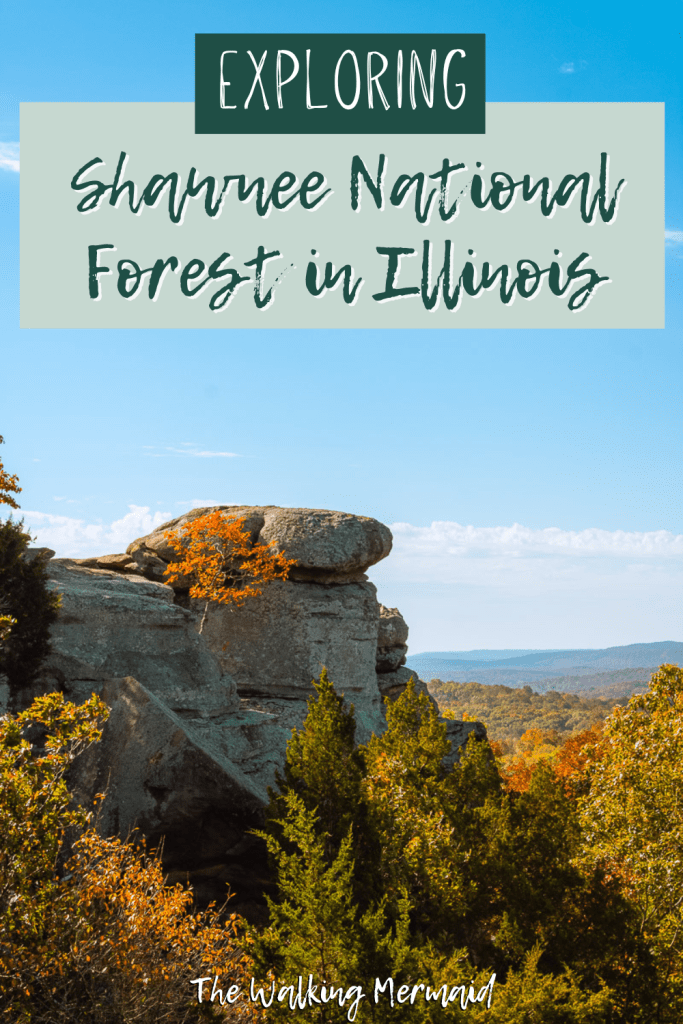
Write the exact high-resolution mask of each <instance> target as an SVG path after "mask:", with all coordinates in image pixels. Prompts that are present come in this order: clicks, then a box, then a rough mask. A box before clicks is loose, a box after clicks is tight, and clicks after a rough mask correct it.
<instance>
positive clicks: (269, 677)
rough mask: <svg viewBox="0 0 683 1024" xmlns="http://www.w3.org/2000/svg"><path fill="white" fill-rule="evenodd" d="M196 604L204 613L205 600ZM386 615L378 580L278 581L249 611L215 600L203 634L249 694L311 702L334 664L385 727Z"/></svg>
mask: <svg viewBox="0 0 683 1024" xmlns="http://www.w3.org/2000/svg"><path fill="white" fill-rule="evenodd" d="M192 606H194V607H195V608H196V610H197V612H199V611H200V610H202V609H203V602H200V601H196V602H192ZM378 617H379V612H378V604H377V598H376V591H375V587H374V585H373V584H372V583H346V584H343V585H330V584H320V583H300V582H291V581H289V580H286V581H282V580H278V581H276V582H274V583H271V584H270V585H269V586H268V587H267V588H266V589H265V590H264V592H263V594H261V595H260V596H259V597H257V598H254V599H253V600H250V601H249V602H247V603H246V604H245V605H244V606H243V607H242V608H234V607H232V606H225V605H218V604H212V605H211V606H210V608H209V613H208V616H207V619H206V623H205V625H204V633H203V636H204V637H205V638H206V641H207V643H208V644H209V646H210V648H211V650H212V651H213V652H214V654H215V655H216V657H217V658H218V659H219V661H220V664H221V666H222V668H223V670H224V671H225V672H228V673H229V674H230V675H231V676H232V677H233V678H234V679H235V682H236V684H237V689H238V692H239V693H240V695H241V696H261V697H275V698H289V699H298V700H305V699H307V698H308V697H310V696H311V695H312V694H313V689H312V686H311V681H312V679H313V678H317V677H318V676H319V675H320V672H321V669H322V668H323V667H326V668H327V670H328V673H329V676H330V678H331V679H332V680H333V681H334V682H335V683H336V684H337V685H338V686H339V688H340V690H341V691H343V692H344V693H345V694H346V696H347V699H348V700H349V701H352V702H354V704H356V707H357V710H360V705H361V704H362V705H364V706H365V705H367V708H366V710H367V714H368V716H369V719H368V721H371V720H374V721H375V723H376V725H375V728H379V727H380V716H381V709H380V701H379V692H378V689H377V677H376V673H375V661H376V653H377V626H378Z"/></svg>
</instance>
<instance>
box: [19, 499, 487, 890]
mask: <svg viewBox="0 0 683 1024" xmlns="http://www.w3.org/2000/svg"><path fill="white" fill-rule="evenodd" d="M220 508H221V509H222V511H223V513H224V515H225V516H226V517H228V518H230V519H236V518H244V520H245V522H246V524H247V526H248V527H249V530H250V533H251V539H252V543H254V544H270V543H272V544H273V547H274V549H275V550H276V551H281V552H283V553H284V554H285V555H286V556H287V557H288V558H295V559H296V564H295V566H294V568H293V569H292V570H291V571H290V574H289V578H288V579H286V580H280V581H276V582H274V583H271V584H270V585H269V586H268V587H266V589H265V590H264V592H263V594H262V595H261V596H259V597H256V598H253V599H251V600H250V601H249V602H248V603H246V604H245V605H244V606H243V607H242V608H237V607H234V606H225V605H219V604H212V605H211V606H210V608H209V612H208V616H207V619H206V623H205V626H204V631H203V633H202V635H201V636H200V635H199V634H198V628H199V621H200V616H201V612H202V611H203V608H204V602H197V601H194V600H192V599H190V598H189V595H188V590H187V582H186V583H185V585H184V586H183V585H182V584H175V585H174V587H173V588H172V587H170V586H168V585H167V584H165V583H164V582H163V578H164V573H165V571H166V568H167V566H168V564H169V563H170V562H171V561H172V560H173V559H174V557H175V555H174V552H173V549H172V548H171V546H170V545H169V543H168V539H167V536H166V535H167V534H168V533H169V532H172V533H178V532H179V531H180V530H181V529H182V527H183V526H184V524H185V523H186V522H188V521H190V520H192V519H194V518H197V517H198V516H200V515H202V514H203V513H205V512H206V511H209V510H207V509H196V510H194V511H192V512H190V513H188V514H187V515H184V516H181V517H179V518H178V519H174V520H172V521H171V522H169V523H166V524H165V525H164V526H163V527H160V528H159V529H157V530H155V531H154V532H153V533H151V534H148V535H147V536H145V537H141V538H139V539H138V540H136V541H134V542H133V543H132V544H131V545H130V546H129V547H128V550H127V552H125V553H119V554H113V555H103V556H97V557H93V558H90V559H56V558H52V559H51V560H50V561H49V562H48V574H49V577H50V584H49V585H50V586H51V587H52V588H54V589H56V590H57V591H58V592H59V593H60V594H61V597H62V604H61V610H60V614H59V618H58V621H57V622H56V624H55V626H54V627H53V634H52V645H53V652H52V654H51V656H50V657H49V659H48V661H47V663H46V665H45V667H44V671H43V674H42V677H41V679H40V680H39V681H38V683H37V685H36V688H35V689H34V691H32V692H31V693H28V692H24V693H22V694H20V695H14V706H15V707H19V706H27V704H28V703H30V700H31V699H32V697H33V696H34V695H35V692H39V691H43V692H44V691H46V690H52V689H60V690H62V691H63V692H64V693H65V695H66V696H67V697H68V698H69V699H71V700H75V701H77V702H80V701H81V700H84V699H86V698H87V697H88V696H89V695H90V694H91V693H92V692H95V693H99V694H102V695H103V697H104V698H105V700H106V701H107V703H108V704H109V705H110V707H111V708H112V713H111V716H110V719H109V722H108V723H107V725H106V727H105V730H104V735H103V738H102V742H101V743H100V744H97V745H96V746H94V747H91V748H90V750H89V751H87V752H86V754H85V755H83V756H82V758H81V759H80V761H79V762H78V764H77V766H76V768H75V770H74V771H73V772H72V778H71V784H72V786H73V788H74V789H75V790H76V791H77V793H78V795H79V797H80V798H81V799H83V800H87V799H89V798H91V797H92V796H93V795H94V793H96V792H99V791H103V790H106V791H107V796H106V799H105V801H104V803H103V806H102V811H101V818H100V827H101V828H102V830H103V831H106V832H108V833H110V834H112V833H118V834H121V835H124V836H125V835H126V834H127V833H128V831H129V830H130V829H131V828H133V827H139V828H141V829H142V831H143V832H145V833H146V834H147V835H148V836H149V837H151V838H152V840H156V839H159V838H161V837H162V836H164V837H165V846H164V860H165V865H166V868H167V870H168V871H169V872H171V877H174V873H176V875H178V876H180V875H182V876H183V877H184V876H185V875H186V874H187V873H188V872H189V874H190V877H191V878H192V880H193V884H194V885H195V888H196V889H197V891H198V893H199V895H200V896H202V895H204V896H205V897H206V898H209V897H214V896H220V894H221V891H222V889H223V888H224V884H225V883H226V882H229V883H230V884H232V886H233V887H234V888H237V889H238V890H239V891H240V893H241V896H242V902H243V903H244V901H245V900H246V901H247V903H248V902H249V900H250V899H251V898H252V896H254V897H255V894H257V893H258V891H259V886H260V881H259V879H258V875H259V870H260V868H259V866H258V860H255V859H254V857H255V846H254V840H253V839H252V838H251V837H250V835H249V832H250V830H251V829H253V828H254V827H255V826H257V825H258V823H259V822H260V820H261V814H262V810H263V807H264V805H265V803H266V802H267V789H268V786H270V785H273V783H274V780H275V772H276V770H277V769H278V768H279V767H281V766H282V764H283V762H284V757H285V749H286V744H287V740H288V739H289V736H290V735H291V730H292V728H293V727H295V726H297V727H300V726H301V724H302V722H303V720H304V718H305V716H306V712H307V700H308V698H309V697H310V696H311V695H312V693H313V688H312V679H313V678H314V677H317V676H319V674H320V671H321V669H322V667H323V666H326V667H327V669H328V672H329V675H330V678H331V679H332V680H333V681H334V682H335V684H336V686H337V688H338V690H340V691H341V692H343V693H344V695H345V697H346V699H347V701H349V702H350V703H353V704H354V706H355V710H356V720H357V723H358V728H357V737H358V739H359V740H360V741H361V742H362V741H365V740H367V739H368V738H369V736H370V735H371V733H372V732H376V733H378V732H381V731H383V729H384V728H385V719H384V706H383V697H385V696H388V697H389V698H393V699H395V698H396V697H397V696H398V695H399V694H400V693H401V692H403V690H404V689H405V685H406V683H407V681H408V679H409V678H410V675H411V673H410V672H409V671H408V670H407V669H406V668H404V667H403V663H404V661H405V656H406V652H407V643H406V641H407V638H408V627H407V625H406V623H405V622H404V620H403V618H402V616H401V615H400V613H399V612H398V610H397V609H395V608H393V609H390V608H384V607H383V606H382V605H380V604H379V603H378V601H377V595H376V589H375V587H374V585H373V584H372V583H371V582H369V580H368V578H367V576H366V575H365V570H366V569H368V568H369V566H371V565H373V564H374V563H376V562H378V561H379V560H380V559H382V558H385V557H386V556H387V555H388V554H389V552H390V550H391V533H390V531H389V529H388V528H387V527H386V526H384V525H383V524H381V523H379V522H377V520H374V519H370V518H366V517H362V516H353V515H349V514H347V513H343V512H331V511H327V510H320V509H284V508H277V507H274V506H266V507H253V506H239V507H236V506H220ZM418 685H419V686H420V687H421V688H422V689H424V690H425V691H426V688H425V687H424V684H423V683H418ZM448 728H449V734H450V735H451V739H452V745H453V750H454V754H453V756H455V752H456V751H457V748H458V747H459V746H460V745H461V744H462V743H463V742H464V741H465V739H466V737H467V734H468V732H470V731H475V733H477V735H479V736H483V735H484V731H483V728H482V727H481V726H479V725H478V724H477V723H455V722H449V723H448ZM252 890H253V892H252Z"/></svg>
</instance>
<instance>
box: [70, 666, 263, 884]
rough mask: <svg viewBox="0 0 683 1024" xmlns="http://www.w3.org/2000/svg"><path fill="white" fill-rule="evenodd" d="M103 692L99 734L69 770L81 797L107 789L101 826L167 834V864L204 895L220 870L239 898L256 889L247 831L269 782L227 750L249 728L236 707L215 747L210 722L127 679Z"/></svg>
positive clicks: (122, 832) (154, 837) (259, 813)
mask: <svg viewBox="0 0 683 1024" xmlns="http://www.w3.org/2000/svg"><path fill="white" fill-rule="evenodd" d="M102 696H103V698H104V700H105V702H106V703H107V704H108V705H109V706H110V708H111V713H110V716H109V719H108V721H107V722H106V724H105V726H104V729H103V732H102V739H101V741H100V742H99V743H97V744H93V745H92V746H90V747H89V748H88V749H87V750H86V751H85V752H84V753H83V754H81V755H80V756H79V757H78V758H77V759H76V761H75V762H74V764H73V766H72V767H71V769H70V772H69V779H68V782H69V787H70V789H71V791H72V792H73V793H74V796H75V798H76V799H77V800H78V801H79V802H81V803H84V804H89V803H90V802H91V801H92V799H93V797H94V796H95V794H96V793H99V792H105V793H106V796H105V799H104V801H103V802H102V803H101V805H100V807H99V812H100V813H99V819H98V828H99V830H100V832H101V833H102V834H104V835H119V836H120V837H121V838H123V839H125V838H126V837H127V836H128V834H129V832H130V831H131V830H132V829H134V828H139V829H140V830H141V831H142V832H143V833H144V835H146V836H147V837H148V839H149V840H150V841H151V843H152V845H155V844H156V843H157V842H158V841H159V840H160V839H161V838H162V837H163V838H164V849H163V861H164V866H165V868H166V870H168V871H177V872H180V873H181V874H182V876H183V877H187V875H188V874H189V877H190V881H191V882H192V881H195V888H196V889H197V886H198V887H199V893H198V895H200V898H201V896H204V897H205V898H211V897H212V896H213V895H214V893H213V891H212V888H211V887H212V885H213V886H215V884H216V880H217V879H218V880H219V881H220V882H221V883H222V886H223V887H224V885H225V883H226V882H228V883H230V884H231V885H232V886H233V887H235V886H236V885H237V887H238V888H239V889H240V892H241V897H242V899H249V895H250V893H249V889H250V888H251V887H254V886H255V887H256V890H257V895H258V890H259V888H260V887H259V884H258V873H256V877H255V873H254V852H256V855H257V856H258V848H256V851H254V848H255V847H256V840H255V839H254V838H253V837H251V836H249V835H248V834H247V833H248V832H249V831H250V830H251V829H253V828H257V827H259V826H260V825H261V824H262V822H263V807H264V804H265V802H266V799H267V797H266V791H265V787H263V786H261V785H258V783H255V782H254V781H252V780H251V779H249V778H248V777H247V776H246V775H245V773H244V772H243V771H242V770H241V768H240V767H239V766H238V765H237V764H236V763H235V762H234V760H232V759H231V758H230V757H229V756H228V753H227V752H229V751H230V750H231V749H232V746H233V744H231V742H230V736H233V737H234V738H235V740H236V743H235V747H236V750H237V753H238V756H239V755H240V754H241V753H243V750H244V748H246V747H247V746H248V745H249V727H248V726H242V724H241V722H240V721H239V716H238V720H237V721H235V722H234V723H233V727H232V730H231V731H230V735H225V736H224V737H223V740H224V742H223V749H219V748H218V747H217V745H216V744H215V743H212V742H207V733H206V731H205V733H204V735H202V734H201V733H200V732H199V731H197V730H196V729H194V728H193V722H192V720H188V719H187V718H184V719H181V718H180V717H179V716H178V715H176V714H174V713H173V712H172V711H171V710H170V709H169V708H168V707H167V706H166V705H165V703H164V702H163V701H162V700H160V699H159V698H158V697H157V696H156V695H155V694H153V693H152V692H151V691H150V690H149V689H147V688H146V687H144V686H142V685H141V684H140V683H139V682H137V681H136V680H135V679H133V678H130V677H128V678H124V679H114V680H109V681H107V682H106V683H105V685H104V687H103V690H102ZM204 721H205V720H204ZM202 722H203V720H202V719H199V720H198V722H197V724H198V725H199V726H200V727H201V725H202ZM242 728H244V731H245V735H244V736H240V733H241V731H242ZM240 739H241V741H242V748H241V749H240V747H239V740H240ZM252 756H253V754H252ZM245 858H246V859H245ZM195 872H198V878H197V879H196V880H194V879H193V877H192V876H193V873H195ZM207 886H208V888H207ZM223 892H224V889H223ZM219 895H220V892H219Z"/></svg>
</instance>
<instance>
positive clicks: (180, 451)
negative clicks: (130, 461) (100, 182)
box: [143, 441, 243, 459]
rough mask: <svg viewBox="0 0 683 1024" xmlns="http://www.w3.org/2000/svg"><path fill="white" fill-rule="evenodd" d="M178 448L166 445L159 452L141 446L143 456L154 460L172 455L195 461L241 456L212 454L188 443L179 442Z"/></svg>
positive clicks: (225, 453)
mask: <svg viewBox="0 0 683 1024" xmlns="http://www.w3.org/2000/svg"><path fill="white" fill-rule="evenodd" d="M180 444H181V447H180V448H174V447H172V446H170V445H167V446H166V447H165V448H162V449H161V451H154V446H153V445H143V447H144V448H145V449H147V451H146V452H145V454H148V455H150V456H151V457H152V458H154V459H164V458H172V457H173V456H174V455H184V456H190V457H192V458H195V459H241V458H243V456H241V455H238V454H237V452H212V451H207V450H206V449H204V448H200V447H199V445H196V444H192V443H191V442H189V441H181V442H180Z"/></svg>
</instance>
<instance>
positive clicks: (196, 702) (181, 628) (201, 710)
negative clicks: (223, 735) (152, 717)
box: [43, 559, 239, 716]
mask: <svg viewBox="0 0 683 1024" xmlns="http://www.w3.org/2000/svg"><path fill="white" fill-rule="evenodd" d="M47 568H48V576H49V583H48V585H49V586H50V588H51V589H54V590H56V591H57V592H58V593H60V594H61V596H62V605H61V608H60V612H59V617H58V619H57V621H56V623H55V624H54V626H53V627H52V647H53V653H52V655H51V656H50V657H49V658H48V659H47V662H46V663H45V666H44V669H43V676H44V678H45V679H46V680H48V679H49V678H50V677H52V678H53V679H54V680H55V681H56V682H57V684H58V686H59V688H61V689H62V690H63V691H64V692H65V693H66V694H67V695H68V696H69V698H70V699H72V700H77V701H78V700H83V699H85V697H87V696H88V695H89V694H90V693H91V692H92V691H93V689H95V690H96V691H97V690H98V689H99V688H101V683H102V682H103V681H104V680H105V679H107V678H112V677H118V676H122V675H134V676H135V678H136V679H138V680H140V681H141V682H142V683H143V685H146V686H147V687H148V688H149V689H150V690H152V691H153V692H154V693H156V694H158V695H159V696H162V697H163V698H164V700H165V701H166V703H167V704H168V706H169V707H170V708H171V709H173V710H176V711H181V710H184V711H194V712H196V713H197V714H198V715H208V716H211V715H218V714H224V713H226V712H228V711H230V710H234V709H235V708H237V707H238V706H239V698H238V697H237V691H236V688H235V683H234V680H232V679H231V678H230V677H229V676H228V675H226V674H225V673H224V672H222V671H221V668H220V666H219V664H218V662H217V660H216V659H215V658H214V656H213V655H212V654H211V652H210V650H208V648H207V646H206V644H205V643H203V641H202V639H201V637H199V636H198V635H197V632H196V622H195V617H194V615H193V614H192V612H190V611H188V610H187V609H185V608H180V607H179V606H178V605H176V604H174V593H173V591H172V590H171V588H170V587H167V586H164V585H163V584H160V583H152V582H150V581H148V580H145V579H142V578H141V577H139V576H131V575H126V576H124V575H121V574H119V573H116V572H110V571H107V570H103V569H89V568H87V567H85V566H83V565H76V564H75V563H74V562H72V561H71V560H69V559H53V560H52V561H51V562H48V565H47ZM93 684H97V685H94V686H93Z"/></svg>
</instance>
